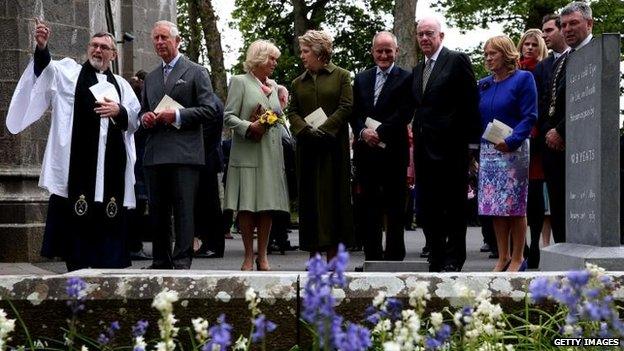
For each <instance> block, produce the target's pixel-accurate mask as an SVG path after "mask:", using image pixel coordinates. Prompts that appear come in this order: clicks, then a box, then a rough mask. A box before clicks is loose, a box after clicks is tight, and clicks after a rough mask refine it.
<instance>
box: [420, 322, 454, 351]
mask: <svg viewBox="0 0 624 351" xmlns="http://www.w3.org/2000/svg"><path fill="white" fill-rule="evenodd" d="M450 336H451V327H450V326H449V325H448V324H446V323H442V325H441V326H440V329H439V330H437V331H436V332H435V335H434V336H428V337H426V338H425V349H427V350H436V349H439V348H440V347H442V346H443V345H444V343H445V342H446V341H447V340H448V338H449V337H450Z"/></svg>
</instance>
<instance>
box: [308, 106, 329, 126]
mask: <svg viewBox="0 0 624 351" xmlns="http://www.w3.org/2000/svg"><path fill="white" fill-rule="evenodd" d="M304 120H305V121H306V123H308V124H309V125H311V126H312V127H314V128H317V129H318V127H320V126H321V125H322V124H323V123H325V121H327V115H326V114H325V111H323V108H321V107H319V108H317V109H316V110H314V111H313V112H312V113H310V114H309V115H307V116H306V117H305V118H304Z"/></svg>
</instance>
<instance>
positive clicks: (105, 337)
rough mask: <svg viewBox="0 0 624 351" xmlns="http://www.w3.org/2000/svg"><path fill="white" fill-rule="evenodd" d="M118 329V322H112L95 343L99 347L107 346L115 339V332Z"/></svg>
mask: <svg viewBox="0 0 624 351" xmlns="http://www.w3.org/2000/svg"><path fill="white" fill-rule="evenodd" d="M119 329H120V326H119V322H118V321H114V322H112V323H111V324H110V326H108V327H107V328H106V329H105V330H104V332H103V333H100V335H99V336H98V339H97V341H98V342H99V343H100V344H101V345H107V344H109V343H110V342H111V340H113V339H114V338H115V332H116V331H118V330H119Z"/></svg>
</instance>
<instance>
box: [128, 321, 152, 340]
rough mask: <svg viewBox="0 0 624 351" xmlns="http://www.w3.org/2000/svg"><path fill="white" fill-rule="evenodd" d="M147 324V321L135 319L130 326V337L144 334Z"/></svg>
mask: <svg viewBox="0 0 624 351" xmlns="http://www.w3.org/2000/svg"><path fill="white" fill-rule="evenodd" d="M148 326H149V323H148V322H147V321H146V320H144V319H142V320H140V321H137V322H136V324H135V325H134V326H133V327H132V337H135V338H136V337H138V336H143V335H145V332H147V327H148Z"/></svg>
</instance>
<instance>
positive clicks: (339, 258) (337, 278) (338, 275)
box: [327, 243, 349, 287]
mask: <svg viewBox="0 0 624 351" xmlns="http://www.w3.org/2000/svg"><path fill="white" fill-rule="evenodd" d="M348 265H349V252H347V250H346V249H345V246H344V244H342V243H340V244H338V253H337V254H336V257H334V258H332V260H331V261H330V262H329V265H328V268H327V269H328V270H329V271H331V272H332V274H331V275H330V284H331V285H333V286H339V287H343V286H345V284H346V280H345V276H344V272H345V271H346V270H347V266H348Z"/></svg>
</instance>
